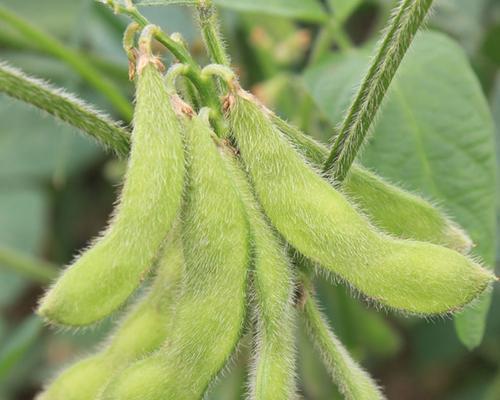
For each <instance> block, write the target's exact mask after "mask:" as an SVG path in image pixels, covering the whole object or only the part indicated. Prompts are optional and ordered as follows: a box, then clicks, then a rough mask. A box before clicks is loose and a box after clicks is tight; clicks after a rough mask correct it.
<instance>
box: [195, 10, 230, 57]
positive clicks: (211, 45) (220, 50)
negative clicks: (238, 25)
mask: <svg viewBox="0 0 500 400" xmlns="http://www.w3.org/2000/svg"><path fill="white" fill-rule="evenodd" d="M196 8H197V10H198V19H199V23H200V28H201V34H202V36H203V40H204V42H205V46H206V47H207V49H208V53H209V55H210V58H211V60H212V62H214V63H216V64H221V65H225V66H227V67H229V66H230V65H231V59H230V58H229V54H228V53H227V52H226V49H225V47H224V43H223V42H222V39H221V35H220V28H219V21H218V18H217V10H216V9H215V7H214V6H213V4H212V0H198V1H197V5H196Z"/></svg>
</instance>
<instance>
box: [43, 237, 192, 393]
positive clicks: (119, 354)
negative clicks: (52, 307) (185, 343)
mask: <svg viewBox="0 0 500 400" xmlns="http://www.w3.org/2000/svg"><path fill="white" fill-rule="evenodd" d="M177 231H178V229H174V230H173V232H172V234H173V235H171V236H172V237H171V238H170V239H169V240H168V242H167V244H166V247H165V250H164V251H163V254H162V256H161V258H160V260H159V262H158V266H157V268H156V277H155V279H154V282H153V284H152V286H151V288H149V289H148V292H147V293H146V295H145V296H142V297H141V298H140V299H139V301H138V302H137V304H136V305H134V306H133V307H132V308H131V309H130V311H127V313H126V314H125V316H124V317H123V319H122V320H121V322H120V323H119V325H118V327H117V329H116V330H115V332H114V333H113V334H112V335H111V337H110V339H109V340H108V341H107V343H106V344H105V345H104V348H103V349H102V350H101V351H100V352H98V353H97V354H95V355H92V356H89V357H86V358H85V359H83V360H80V361H78V362H76V363H75V364H73V365H71V366H70V367H68V368H67V369H66V370H64V371H63V372H62V373H61V374H60V375H59V376H58V377H57V378H56V379H54V381H52V382H51V383H50V384H49V385H48V386H47V388H46V389H45V391H44V392H43V393H42V394H40V395H39V396H38V397H37V400H91V399H96V398H97V397H98V394H99V393H100V391H101V390H102V389H103V388H104V387H105V385H106V383H107V382H108V381H109V379H110V378H111V377H112V376H113V374H115V373H117V372H118V371H120V370H121V369H124V368H126V366H127V365H129V364H130V363H131V362H133V361H135V360H137V359H139V358H141V357H144V356H146V355H148V354H150V353H151V352H153V351H155V350H156V349H158V348H159V347H160V346H161V344H163V342H164V341H165V340H166V337H167V335H168V333H169V332H170V330H171V324H172V322H173V321H172V313H173V307H174V300H175V297H176V294H177V287H178V283H179V280H180V277H181V271H182V268H183V263H184V260H183V255H182V243H181V241H180V232H177Z"/></svg>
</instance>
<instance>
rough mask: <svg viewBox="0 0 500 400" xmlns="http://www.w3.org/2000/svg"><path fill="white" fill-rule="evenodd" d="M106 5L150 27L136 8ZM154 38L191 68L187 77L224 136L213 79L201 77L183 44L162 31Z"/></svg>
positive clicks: (110, 1)
mask: <svg viewBox="0 0 500 400" xmlns="http://www.w3.org/2000/svg"><path fill="white" fill-rule="evenodd" d="M104 3H105V4H106V5H108V6H110V7H111V8H112V9H113V10H114V12H115V13H119V14H124V15H127V16H128V17H130V18H131V19H132V20H134V21H135V22H137V23H138V24H139V25H140V27H141V28H144V27H145V26H147V25H150V23H149V21H148V20H147V18H146V17H144V16H143V15H142V14H141V13H140V12H139V11H138V10H137V8H135V7H134V6H131V5H128V6H123V5H122V4H120V3H118V2H117V1H115V0H105V1H104ZM154 37H155V38H156V40H158V41H159V42H160V43H161V44H163V45H164V46H165V47H166V48H167V49H168V50H169V51H170V52H171V53H172V55H173V56H174V57H175V58H176V59H177V60H178V61H179V62H181V63H183V64H187V65H189V66H190V68H189V71H188V72H187V73H186V77H187V78H188V79H189V80H190V81H191V82H193V84H194V85H195V86H196V88H197V89H198V92H199V94H200V98H201V101H202V102H203V104H205V105H206V106H208V107H210V108H212V110H213V113H212V115H213V119H212V123H213V124H214V129H215V131H216V133H217V134H218V135H219V136H223V135H224V134H225V132H226V130H227V129H226V127H225V126H224V123H223V121H222V115H221V111H220V110H221V104H220V100H219V96H218V94H217V90H216V88H215V84H214V82H213V81H212V80H211V79H205V78H204V77H203V76H202V75H201V68H200V66H199V65H198V64H197V63H196V61H195V60H194V58H193V57H192V56H191V54H190V53H189V51H188V50H187V49H186V48H185V46H183V44H182V43H179V42H178V41H175V40H174V39H172V38H171V37H169V36H168V35H167V34H165V32H163V31H161V30H158V32H155V35H154Z"/></svg>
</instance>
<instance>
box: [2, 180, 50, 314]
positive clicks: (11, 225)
mask: <svg viewBox="0 0 500 400" xmlns="http://www.w3.org/2000/svg"><path fill="white" fill-rule="evenodd" d="M46 214H47V200H46V197H45V196H44V194H43V193H42V192H41V191H40V190H38V189H30V188H18V189H16V190H7V191H4V190H2V191H0V244H1V245H2V246H7V247H10V248H13V249H16V250H19V251H22V252H23V253H26V254H33V253H35V252H36V250H37V249H38V247H39V245H40V239H41V236H42V234H43V232H44V223H45V216H46ZM24 286H25V282H24V280H23V279H22V278H21V277H19V276H18V275H17V274H14V273H13V272H10V271H9V272H7V271H5V270H3V269H0V305H4V304H8V303H10V302H12V301H13V300H15V296H16V294H17V293H18V292H19V291H20V290H21V289H22V288H23V287H24Z"/></svg>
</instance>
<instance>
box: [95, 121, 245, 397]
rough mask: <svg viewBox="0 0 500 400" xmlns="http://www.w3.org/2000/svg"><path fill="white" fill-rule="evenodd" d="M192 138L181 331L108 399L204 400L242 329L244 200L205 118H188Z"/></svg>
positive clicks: (135, 367)
mask: <svg viewBox="0 0 500 400" xmlns="http://www.w3.org/2000/svg"><path fill="white" fill-rule="evenodd" d="M186 142H187V160H188V163H187V168H188V179H187V180H188V185H187V189H186V202H185V204H184V209H183V213H182V222H183V226H182V231H183V235H182V237H183V246H184V257H185V270H184V274H183V278H182V283H181V291H180V295H179V298H178V299H177V302H176V311H175V317H174V318H175V324H174V327H173V331H172V333H171V335H169V337H168V340H167V341H166V342H165V344H164V346H163V347H162V348H161V349H160V350H159V351H157V352H156V353H155V354H154V355H153V356H151V357H148V358H145V359H144V360H141V361H139V362H137V363H134V364H132V365H131V366H130V367H128V368H127V369H126V370H125V371H123V372H122V373H120V374H119V375H118V376H117V377H115V378H114V379H113V380H112V381H111V382H110V384H109V386H108V387H107V388H106V390H105V392H104V394H103V396H102V398H101V399H103V400H111V399H113V400H196V399H201V398H202V397H203V396H204V393H205V391H206V390H207V387H208V385H209V384H210V383H211V382H212V381H213V379H214V378H215V377H216V375H217V374H218V373H219V372H220V371H221V370H222V369H223V368H224V366H225V365H226V363H227V362H228V360H229V359H230V357H231V355H232V354H233V352H234V350H235V348H236V346H237V344H238V342H239V340H240V336H241V334H242V329H243V325H244V321H245V314H246V312H245V311H246V296H247V290H246V286H247V270H248V264H249V262H250V233H249V226H248V220H247V216H246V213H245V209H244V205H243V203H242V200H241V199H240V197H239V196H238V193H237V191H236V189H235V187H234V184H233V182H232V181H231V179H230V176H229V174H228V172H227V170H226V169H225V165H224V163H223V160H222V158H221V156H220V154H219V151H218V149H217V145H216V144H215V142H214V139H213V133H212V131H211V129H210V128H209V126H208V125H207V124H206V123H205V122H204V121H203V120H201V119H200V117H194V118H193V120H192V121H191V122H189V123H188V127H187V132H186Z"/></svg>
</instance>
